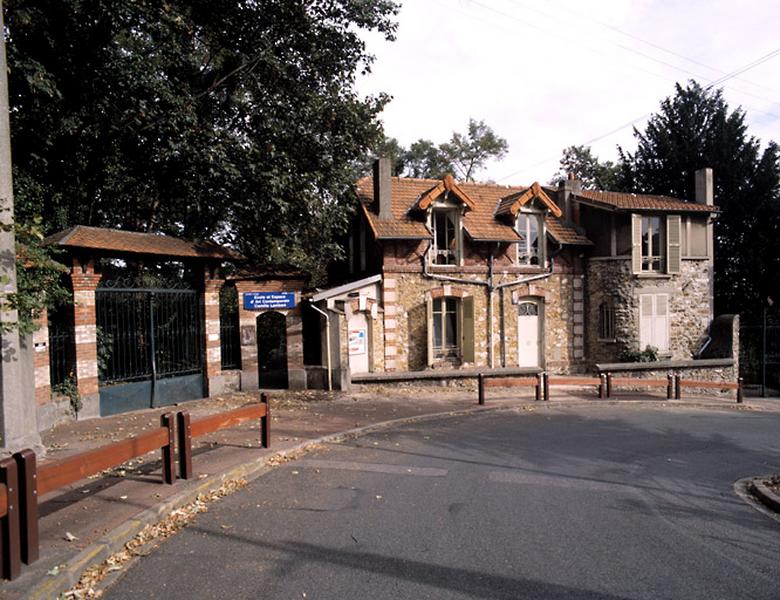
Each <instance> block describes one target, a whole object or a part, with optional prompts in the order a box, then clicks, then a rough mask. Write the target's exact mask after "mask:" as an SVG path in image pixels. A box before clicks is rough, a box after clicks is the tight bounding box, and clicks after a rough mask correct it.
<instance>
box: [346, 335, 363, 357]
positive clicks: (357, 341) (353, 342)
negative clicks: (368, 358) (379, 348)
mask: <svg viewBox="0 0 780 600" xmlns="http://www.w3.org/2000/svg"><path fill="white" fill-rule="evenodd" d="M366 338H367V336H366V330H365V329H350V330H349V354H350V356H352V355H354V354H365V353H366Z"/></svg>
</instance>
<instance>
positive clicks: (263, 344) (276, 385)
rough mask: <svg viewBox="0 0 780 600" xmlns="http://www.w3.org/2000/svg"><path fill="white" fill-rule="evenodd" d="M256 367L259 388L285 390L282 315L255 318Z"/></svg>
mask: <svg viewBox="0 0 780 600" xmlns="http://www.w3.org/2000/svg"><path fill="white" fill-rule="evenodd" d="M257 365H258V367H259V379H258V386H259V387H260V388H268V389H286V388H287V386H288V378H287V318H286V317H285V316H284V315H283V314H282V313H278V312H275V311H269V312H264V313H261V314H259V315H258V316H257Z"/></svg>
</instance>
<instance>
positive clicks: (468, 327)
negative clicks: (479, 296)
mask: <svg viewBox="0 0 780 600" xmlns="http://www.w3.org/2000/svg"><path fill="white" fill-rule="evenodd" d="M461 314H462V315H463V317H462V318H463V321H462V322H463V338H462V342H461V343H462V347H461V352H462V356H463V362H470V363H473V362H474V361H475V358H474V357H475V352H474V298H473V297H471V296H469V297H466V298H463V301H462V303H461Z"/></svg>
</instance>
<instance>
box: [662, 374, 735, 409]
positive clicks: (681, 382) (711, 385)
mask: <svg viewBox="0 0 780 600" xmlns="http://www.w3.org/2000/svg"><path fill="white" fill-rule="evenodd" d="M686 387H687V388H698V389H711V390H736V392H737V404H742V400H743V396H742V377H739V378H738V379H737V381H736V383H734V382H730V381H698V380H695V379H682V378H681V377H680V376H679V375H676V376H675V398H676V399H677V400H679V399H680V398H681V396H682V388H686Z"/></svg>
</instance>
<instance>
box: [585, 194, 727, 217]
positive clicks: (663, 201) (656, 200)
mask: <svg viewBox="0 0 780 600" xmlns="http://www.w3.org/2000/svg"><path fill="white" fill-rule="evenodd" d="M577 199H579V200H583V201H585V202H588V203H590V204H600V205H603V206H606V207H609V208H616V209H618V210H665V211H675V212H718V207H717V206H707V205H706V204H698V203H696V202H685V201H684V200H679V199H677V198H671V197H669V196H654V195H651V194H630V193H626V192H603V191H600V190H582V191H581V192H579V193H578V194H577Z"/></svg>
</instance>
